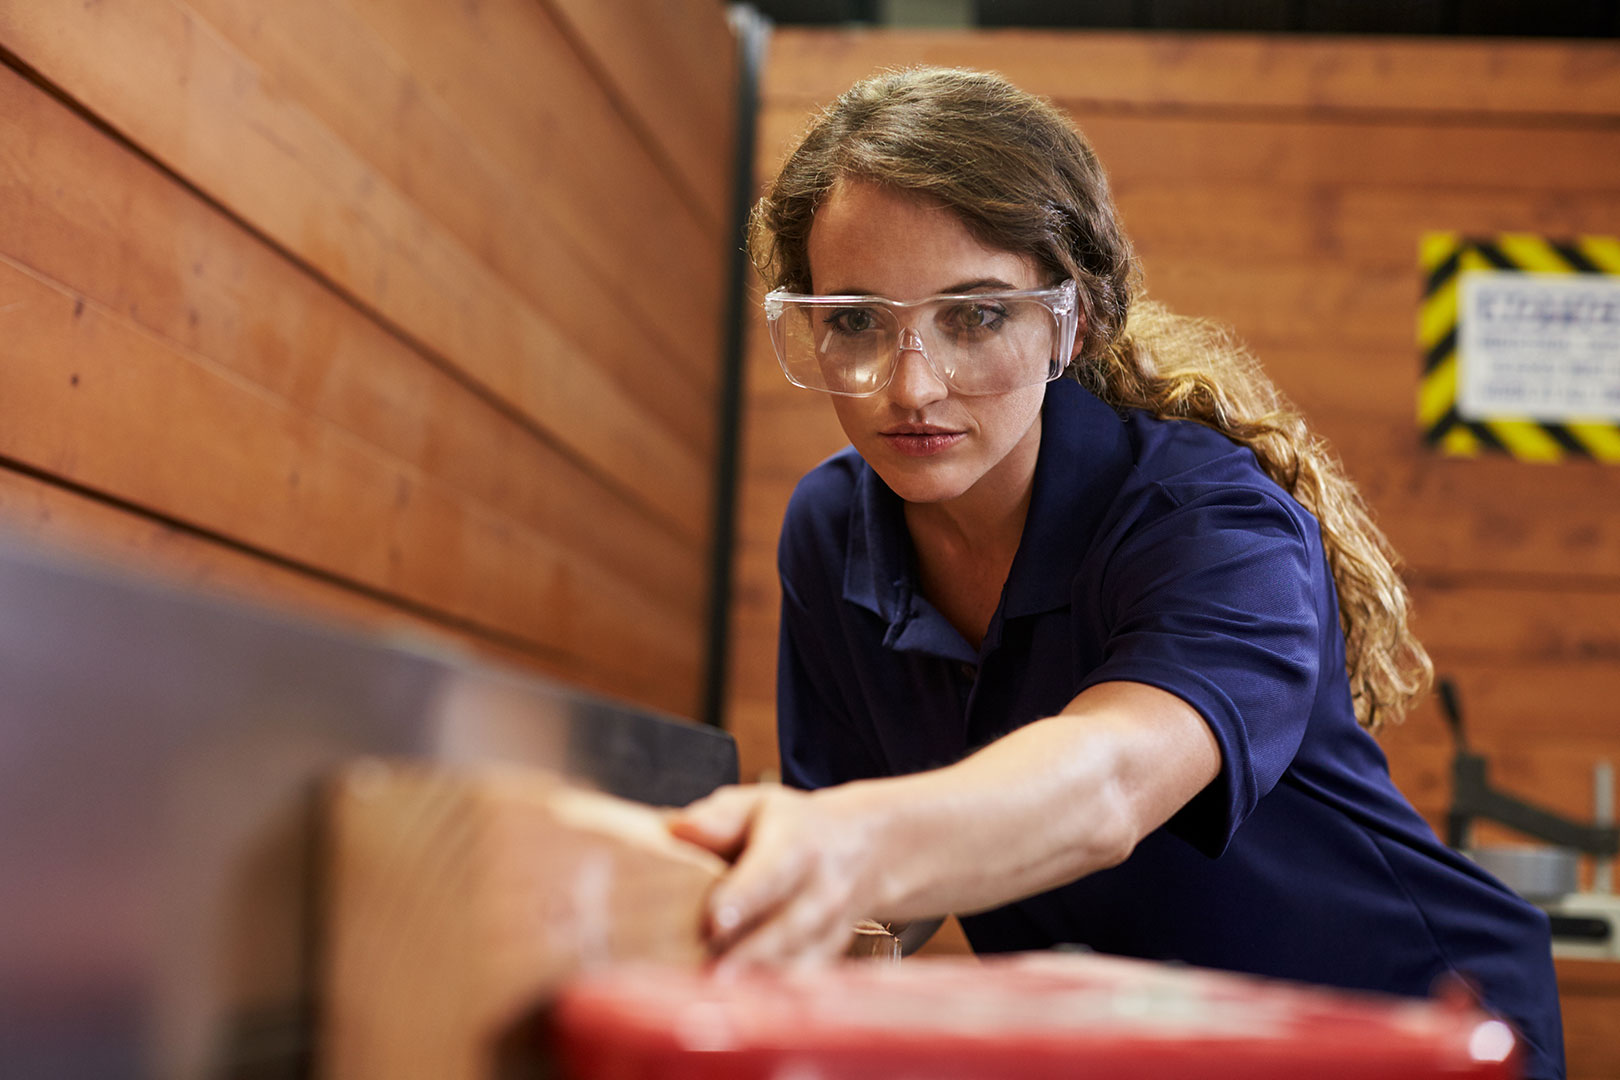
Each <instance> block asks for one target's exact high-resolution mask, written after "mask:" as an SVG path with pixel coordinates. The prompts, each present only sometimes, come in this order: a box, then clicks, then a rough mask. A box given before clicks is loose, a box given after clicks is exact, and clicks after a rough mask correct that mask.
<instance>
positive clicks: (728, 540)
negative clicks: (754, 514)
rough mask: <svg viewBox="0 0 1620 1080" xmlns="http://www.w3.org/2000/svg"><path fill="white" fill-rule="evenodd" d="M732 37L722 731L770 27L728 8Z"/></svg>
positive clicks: (723, 406) (721, 468) (720, 553)
mask: <svg viewBox="0 0 1620 1080" xmlns="http://www.w3.org/2000/svg"><path fill="white" fill-rule="evenodd" d="M729 14H730V19H731V26H732V30H733V32H735V33H736V35H737V143H736V156H735V158H734V159H733V162H732V175H731V230H730V232H729V234H728V236H729V238H730V246H729V249H728V254H729V255H730V261H729V265H730V268H731V269H730V278H729V281H728V284H727V288H728V290H729V291H728V297H727V301H726V313H725V320H726V325H725V343H726V351H725V356H724V358H723V360H722V365H721V370H720V381H719V385H720V414H719V418H718V422H719V439H718V440H717V441H716V452H717V453H716V457H717V461H716V467H715V485H714V518H713V525H712V528H711V529H710V535H711V536H712V537H713V540H712V542H711V544H710V551H711V553H712V555H713V558H712V560H711V562H710V564H709V583H710V592H709V641H708V649H707V659H708V666H707V671H706V672H705V674H704V681H703V721H704V723H707V724H713V725H714V726H716V727H719V726H721V724H720V722H721V718H722V714H723V711H724V705H725V694H726V654H727V652H728V650H729V646H730V635H729V633H728V627H729V626H730V621H731V573H732V568H731V562H732V555H733V553H734V550H735V548H736V529H737V522H736V516H737V514H736V511H737V446H738V441H739V436H740V428H741V425H742V390H743V373H744V365H743V340H744V336H743V335H744V332H745V330H746V328H747V325H748V322H747V321H748V319H749V318H750V317H751V316H752V314H753V313H752V311H750V309H749V307H748V274H749V272H750V264H749V261H748V253H747V251H746V249H745V246H744V239H743V233H744V230H745V228H746V227H747V222H748V210H749V207H750V206H752V205H753V195H754V128H755V125H756V122H757V120H758V116H759V73H760V66H761V65H762V64H763V62H764V59H765V42H766V40H767V39H768V38H769V36H770V24H769V23H768V22H767V21H766V20H765V18H764V17H763V16H761V15H760V14H759V13H758V12H757V11H755V10H754V9H753V8H752V7H749V6H748V5H746V4H736V5H733V6H732V8H731V10H730V13H729Z"/></svg>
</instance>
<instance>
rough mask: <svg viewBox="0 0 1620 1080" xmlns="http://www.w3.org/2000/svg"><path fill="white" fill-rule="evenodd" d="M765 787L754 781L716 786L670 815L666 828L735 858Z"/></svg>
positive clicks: (716, 851) (746, 837)
mask: <svg viewBox="0 0 1620 1080" xmlns="http://www.w3.org/2000/svg"><path fill="white" fill-rule="evenodd" d="M765 790H766V789H764V788H763V787H762V786H760V785H757V784H752V785H748V786H746V787H723V788H720V789H719V790H718V791H716V792H714V794H712V795H708V796H705V797H704V798H701V799H699V800H697V801H696V802H694V803H692V804H691V805H690V806H687V807H685V808H684V809H681V810H678V811H676V812H675V813H674V814H673V815H671V817H670V819H669V831H670V832H671V833H672V834H674V835H675V836H676V837H679V838H680V839H682V840H685V841H688V842H689V843H693V844H697V845H698V846H699V847H705V848H708V849H709V850H710V851H712V852H714V853H715V854H716V855H718V856H720V857H721V858H722V859H726V860H728V861H729V860H732V859H735V858H736V857H737V854H738V853H739V852H740V851H741V850H742V849H743V845H744V844H745V843H747V841H748V830H749V828H750V826H751V825H752V823H753V819H754V815H755V813H756V812H757V811H758V809H759V804H760V801H761V800H762V799H763V798H764V797H765Z"/></svg>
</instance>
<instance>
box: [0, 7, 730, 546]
mask: <svg viewBox="0 0 1620 1080" xmlns="http://www.w3.org/2000/svg"><path fill="white" fill-rule="evenodd" d="M53 10H54V11H55V14H54V16H53V17H52V18H48V19H47V18H38V17H33V18H30V17H25V16H24V15H23V14H21V13H19V12H17V11H16V10H14V9H9V8H0V41H4V42H5V43H6V45H7V48H8V49H10V50H11V51H12V52H14V53H15V54H16V55H18V56H19V57H20V58H21V59H22V60H23V61H24V62H25V63H28V64H30V65H31V66H32V67H34V68H35V69H36V70H38V71H39V72H40V73H41V74H42V75H43V76H44V77H45V78H47V79H49V80H51V81H52V82H54V83H56V84H57V85H59V86H61V87H62V88H63V89H64V90H65V91H66V92H67V93H68V94H69V95H70V96H72V97H74V98H75V99H77V100H78V101H80V102H81V103H82V104H84V105H85V106H86V107H88V108H89V109H91V110H92V111H94V112H96V113H97V114H98V115H99V116H100V117H102V118H103V119H105V120H106V121H107V122H108V123H110V124H112V125H113V126H114V127H116V128H117V129H119V130H120V131H121V132H123V133H124V134H125V135H126V136H128V137H129V138H131V139H132V140H133V141H135V142H136V143H138V144H139V145H141V147H142V148H143V149H144V150H146V151H147V152H149V153H151V154H153V155H154V156H156V157H158V158H159V159H161V160H162V161H164V162H165V163H166V164H167V165H168V166H169V167H171V168H173V169H174V170H175V171H177V172H178V173H180V174H181V175H183V176H185V177H186V179H187V180H188V181H190V182H192V183H194V184H196V185H197V186H198V187H200V188H202V189H203V190H204V191H206V192H208V193H209V194H210V195H211V196H213V197H214V198H216V199H218V200H219V201H220V202H222V203H224V204H225V205H226V206H228V207H229V208H231V210H232V211H233V212H234V213H236V214H237V215H238V216H240V217H241V218H243V219H244V220H245V221H247V222H249V223H250V224H252V225H253V226H254V227H255V228H257V229H259V230H260V231H262V232H263V233H264V234H265V235H267V236H268V237H270V238H272V239H273V240H274V241H275V242H277V243H278V244H280V245H282V246H283V247H285V248H286V249H288V250H290V251H292V252H295V253H297V254H298V256H299V257H300V258H301V259H303V260H304V261H305V262H307V264H308V265H309V266H310V267H311V268H312V269H314V270H315V271H316V272H318V273H320V274H321V275H323V276H325V277H326V278H327V279H328V280H330V281H332V282H334V283H335V284H336V285H338V286H339V287H340V288H342V289H343V290H345V291H346V292H347V293H348V294H349V295H351V296H353V297H355V298H356V299H357V300H358V301H359V302H360V303H362V304H364V305H365V306H366V307H368V308H369V309H371V310H373V311H375V312H377V313H378V314H380V315H381V316H382V317H383V318H385V319H386V320H388V321H389V322H390V323H392V324H393V325H394V326H396V327H397V328H399V329H400V331H401V332H402V333H404V334H406V335H407V336H409V337H411V338H412V339H413V340H415V341H418V342H420V343H421V344H422V345H423V346H424V347H425V348H426V349H427V350H428V351H430V352H431V353H432V354H434V355H435V356H437V357H440V358H442V359H443V360H445V361H446V362H448V363H450V364H452V365H453V366H455V367H456V368H457V370H458V371H460V372H461V373H462V374H463V375H464V376H465V377H466V378H468V379H469V380H471V381H472V382H473V383H475V384H476V385H477V386H478V387H479V388H480V389H481V391H482V392H484V393H487V394H489V395H491V396H493V397H494V398H496V399H498V400H499V401H501V402H502V403H504V404H505V405H506V406H507V407H509V408H511V409H512V410H514V411H515V412H516V413H517V414H519V415H521V416H522V417H524V418H525V419H526V420H527V421H528V422H531V423H533V424H534V425H535V426H536V427H537V428H538V429H539V430H542V431H544V432H546V433H547V434H548V435H549V436H551V437H553V438H555V439H556V440H558V442H559V443H560V444H562V445H564V446H566V447H567V448H568V450H569V452H570V453H572V454H574V455H575V456H577V457H578V458H579V459H580V460H581V461H583V462H586V463H588V464H589V465H590V467H591V468H592V469H593V470H596V471H597V472H598V473H599V475H600V476H602V477H603V478H604V479H605V480H607V481H608V482H611V483H613V484H616V485H618V486H620V487H621V488H623V489H625V490H627V491H631V492H634V493H635V495H636V497H637V498H638V499H640V500H641V501H642V502H644V503H645V504H646V505H647V506H648V507H649V508H650V509H652V510H654V511H656V512H657V513H659V514H661V515H663V516H664V517H665V518H667V519H668V520H669V521H670V522H671V523H672V524H674V525H676V526H677V527H679V528H681V529H682V530H683V531H684V532H685V533H686V534H687V535H688V536H690V537H693V538H701V537H702V536H703V535H705V532H706V529H707V525H708V521H707V504H708V482H709V477H708V476H707V474H706V470H705V469H704V468H703V466H702V464H701V462H700V460H699V459H698V457H697V456H696V455H694V454H692V453H691V452H690V451H687V450H686V449H684V448H683V447H682V446H681V445H680V444H679V442H678V440H677V439H675V438H674V436H673V435H671V434H670V433H669V432H668V430H667V429H666V428H665V427H664V426H663V425H661V424H659V423H658V422H656V421H655V420H654V419H653V418H652V417H651V416H650V415H649V414H648V413H647V412H646V410H645V409H643V408H640V407H638V406H636V405H635V404H634V403H633V402H632V401H631V400H630V399H629V398H628V397H627V396H626V395H625V394H624V393H623V392H622V391H620V390H617V389H615V387H614V385H613V383H612V380H611V379H610V378H609V377H608V376H607V375H606V374H605V373H603V372H602V371H601V370H600V369H599V368H597V367H596V366H595V365H593V364H591V363H590V362H589V361H588V359H587V353H586V351H585V347H584V345H583V344H582V343H579V342H575V341H572V340H570V339H569V338H568V337H567V336H566V335H565V334H563V333H562V332H561V331H560V330H558V328H557V327H556V326H555V325H554V324H553V323H551V322H550V321H548V320H546V319H544V318H543V317H542V316H541V315H540V314H539V313H537V312H536V311H535V310H534V309H533V307H532V306H531V305H529V304H527V303H526V302H525V301H524V300H523V299H522V297H521V296H520V295H519V294H518V293H517V292H516V291H515V290H514V288H513V287H512V286H511V285H509V284H508V283H506V282H504V281H502V280H501V279H500V278H499V277H497V276H496V275H495V274H494V273H493V272H491V271H490V270H489V269H488V268H487V267H486V266H485V265H484V264H483V263H482V262H481V261H480V260H479V259H478V258H477V257H476V256H475V255H474V254H473V253H472V252H470V251H469V250H468V249H467V248H466V247H465V246H464V245H463V244H461V243H460V242H459V241H458V240H457V239H456V238H455V237H454V236H453V235H451V234H450V233H448V232H447V231H446V230H444V229H443V228H442V227H441V226H439V225H438V224H437V223H436V222H434V221H433V220H432V219H431V218H430V217H429V216H428V215H426V214H424V213H423V212H422V210H421V209H420V208H419V207H417V206H416V205H415V204H414V203H412V202H411V201H410V200H409V199H407V198H406V197H405V196H404V195H403V194H402V193H400V192H399V191H398V189H397V188H395V187H394V186H393V185H392V184H391V183H389V182H388V180H387V178H386V177H384V176H382V175H381V174H379V173H378V172H377V171H376V170H375V169H372V168H371V167H369V166H368V165H367V164H366V163H365V162H364V161H363V160H362V159H361V158H360V157H359V156H358V155H356V154H355V153H354V152H353V151H352V150H351V149H350V148H349V147H347V146H346V145H345V144H343V143H342V142H341V141H340V140H339V139H337V138H336V137H334V135H333V134H332V133H331V131H330V130H329V129H328V128H326V127H325V126H324V125H322V124H321V123H320V122H319V121H318V119H317V118H315V117H314V116H312V114H310V113H309V112H308V111H307V110H306V109H304V108H303V107H302V106H300V105H298V104H297V103H296V102H293V101H289V100H288V99H286V98H285V97H282V96H280V95H278V94H276V93H275V92H274V90H273V87H272V86H267V85H266V82H265V80H264V79H262V78H261V77H260V73H259V71H258V69H257V68H256V67H255V65H253V64H252V63H251V62H250V61H249V60H248V59H247V58H246V57H244V56H243V55H242V54H241V53H240V52H239V51H237V50H236V49H234V48H233V47H231V46H230V45H229V43H228V42H226V41H225V40H224V39H222V38H221V37H219V36H218V35H217V34H215V33H213V32H212V31H211V30H210V29H209V28H208V27H207V25H206V24H205V23H202V22H201V21H199V20H198V18H197V16H196V15H195V14H194V13H193V12H191V10H190V9H189V8H186V7H184V6H181V5H178V4H176V3H161V4H156V5H152V4H134V3H130V2H128V0H124V2H111V3H103V4H98V5H96V6H94V7H93V8H89V9H79V8H75V9H72V10H71V11H69V10H68V9H53ZM114 58H116V59H114ZM692 247H693V248H694V249H697V248H700V247H701V245H699V244H698V243H696V242H694V243H693V244H692ZM648 462H656V463H657V466H656V468H652V469H649V468H648V467H647V463H648Z"/></svg>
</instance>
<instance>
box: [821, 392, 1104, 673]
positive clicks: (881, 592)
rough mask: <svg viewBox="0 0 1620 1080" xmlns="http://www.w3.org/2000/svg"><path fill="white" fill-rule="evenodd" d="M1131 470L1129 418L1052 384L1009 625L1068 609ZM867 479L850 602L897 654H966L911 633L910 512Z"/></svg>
mask: <svg viewBox="0 0 1620 1080" xmlns="http://www.w3.org/2000/svg"><path fill="white" fill-rule="evenodd" d="M1130 468H1131V452H1130V443H1129V439H1128V437H1127V435H1126V432H1125V425H1124V423H1123V422H1122V421H1121V420H1120V417H1119V415H1118V414H1117V413H1116V412H1114V410H1113V409H1112V408H1110V407H1109V406H1108V405H1105V404H1104V403H1103V402H1102V401H1100V400H1098V399H1097V398H1096V397H1095V396H1094V395H1093V394H1091V392H1090V391H1088V390H1086V389H1085V388H1084V387H1082V386H1081V385H1080V384H1079V383H1077V382H1075V381H1074V380H1072V379H1058V380H1057V381H1055V382H1052V383H1050V384H1048V385H1047V388H1046V400H1045V403H1044V405H1043V406H1042V410H1041V447H1040V452H1039V454H1038V455H1037V458H1036V463H1035V482H1034V488H1033V490H1032V493H1031V496H1030V507H1029V517H1028V518H1027V519H1026V520H1025V522H1024V536H1023V540H1022V541H1021V542H1020V544H1019V547H1018V554H1017V555H1016V556H1015V557H1014V559H1013V565H1012V571H1011V572H1010V573H1009V574H1008V577H1007V585H1006V587H1005V589H1004V590H1003V592H1002V609H1003V610H1002V615H1003V617H1005V618H1013V617H1016V616H1021V615H1034V614H1038V613H1040V612H1043V611H1050V610H1052V609H1054V608H1060V607H1064V606H1067V604H1068V603H1069V589H1070V582H1071V581H1072V579H1073V577H1074V575H1075V573H1076V572H1077V571H1078V570H1079V567H1080V561H1081V559H1083V558H1084V557H1085V553H1086V550H1087V549H1088V548H1089V547H1090V545H1091V540H1092V537H1093V535H1094V534H1095V533H1096V530H1097V527H1098V525H1099V524H1101V522H1102V518H1103V514H1104V513H1105V512H1106V511H1107V509H1108V507H1109V505H1110V504H1111V503H1112V501H1113V498H1114V495H1115V493H1116V492H1117V491H1118V490H1119V487H1120V485H1121V483H1123V481H1124V479H1125V476H1126V475H1127V473H1129V471H1130ZM857 476H858V478H857V480H856V483H855V499H854V505H853V507H852V508H851V513H850V530H849V545H848V550H847V552H846V558H845V562H844V599H845V600H848V601H849V602H850V603H853V604H858V605H860V606H861V607H863V608H866V609H867V610H868V611H871V612H872V613H873V614H875V615H877V616H879V617H880V618H882V619H883V620H884V621H885V622H887V623H888V624H889V629H888V632H887V633H886V634H885V635H884V644H885V645H886V646H888V647H890V648H901V649H906V648H909V647H924V648H926V649H927V651H934V652H946V653H948V652H954V651H956V650H955V649H954V648H951V649H946V648H944V647H943V643H941V642H934V641H929V642H926V643H925V642H921V641H917V642H913V641H911V640H909V639H910V638H912V637H914V636H916V633H917V632H918V631H919V630H920V629H921V628H920V627H919V628H916V629H913V628H912V627H911V623H912V620H913V616H914V615H915V612H916V605H915V603H914V600H915V599H916V597H915V593H916V590H917V585H916V581H917V568H916V559H915V557H914V555H913V554H912V549H911V536H910V534H909V533H908V532H907V530H906V519H905V507H904V504H903V503H902V502H901V500H900V497H899V496H897V495H896V494H895V493H894V492H893V491H891V490H890V489H889V486H888V485H887V484H885V483H884V482H883V481H882V479H881V478H879V476H878V475H877V473H876V472H874V471H872V469H871V467H870V466H866V467H863V468H862V469H861V470H860V472H859V473H858V474H857ZM908 630H911V632H910V633H908ZM992 634H994V631H992ZM933 636H934V635H930V637H933ZM963 645H964V646H965V643H963Z"/></svg>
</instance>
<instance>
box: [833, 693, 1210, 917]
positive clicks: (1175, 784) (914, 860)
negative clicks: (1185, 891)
mask: <svg viewBox="0 0 1620 1080" xmlns="http://www.w3.org/2000/svg"><path fill="white" fill-rule="evenodd" d="M1219 767H1220V749H1219V747H1218V745H1217V743H1216V742H1215V738H1214V735H1213V734H1212V733H1211V732H1210V730H1209V727H1208V725H1207V724H1205V723H1204V721H1203V719H1202V718H1201V717H1200V716H1199V715H1198V714H1197V712H1196V711H1194V710H1193V709H1192V708H1191V706H1189V705H1187V704H1186V703H1185V702H1183V701H1181V700H1180V699H1179V698H1176V697H1174V696H1173V695H1171V694H1168V693H1166V692H1164V691H1162V690H1158V689H1156V688H1153V687H1149V686H1143V685H1141V684H1136V683H1105V684H1102V685H1100V686H1096V687H1093V688H1091V689H1090V690H1087V691H1086V692H1085V693H1083V694H1081V695H1080V696H1079V697H1077V698H1076V699H1075V700H1074V701H1073V702H1072V703H1071V704H1070V705H1069V706H1068V707H1067V708H1066V709H1065V710H1064V711H1063V712H1062V713H1060V714H1059V715H1057V716H1053V717H1050V718H1048V719H1045V720H1041V721H1038V722H1036V723H1033V724H1030V725H1028V726H1026V727H1023V728H1020V729H1018V730H1017V731H1014V732H1012V733H1011V734H1008V735H1006V736H1004V737H1003V738H1001V739H999V740H997V741H996V742H994V743H992V744H990V745H989V746H987V747H985V748H984V749H982V750H980V751H978V752H977V753H975V754H973V755H971V756H969V757H967V758H965V759H964V760H962V761H960V762H958V763H957V764H955V765H951V766H948V767H946V768H942V769H936V770H933V771H931V772H926V773H917V774H914V775H911V776H904V777H897V778H894V779H887V780H876V781H864V782H858V783H853V784H847V785H844V786H843V787H841V788H835V789H829V790H827V791H825V792H823V793H821V794H822V795H824V796H825V797H827V798H829V799H834V800H839V801H847V802H848V803H849V804H850V807H849V809H851V810H852V811H853V812H855V813H858V814H865V815H870V824H871V834H870V836H871V840H872V843H873V845H874V851H873V856H874V858H875V859H876V860H877V862H878V866H877V868H876V877H875V882H874V885H875V890H876V893H877V895H876V897H875V898H874V899H875V901H876V904H877V906H876V909H875V910H873V911H872V913H871V914H872V915H873V916H874V917H877V918H883V919H910V918H922V917H926V916H931V915H941V914H945V913H948V912H956V913H969V912H974V911H982V910H985V909H988V908H992V907H996V906H999V905H1000V904H1004V903H1007V902H1008V901H1011V900H1014V899H1017V898H1019V897H1023V896H1028V895H1032V894H1034V893H1037V892H1042V891H1044V890H1046V889H1049V888H1053V887H1055V886H1058V885H1061V884H1064V883H1065V882H1068V881H1072V880H1074V879H1076V878H1079V877H1081V876H1083V875H1085V874H1089V873H1091V872H1093V871H1096V870H1100V869H1103V868H1105V867H1108V866H1113V865H1116V864H1117V863H1119V862H1121V861H1123V860H1124V859H1125V857H1126V856H1128V855H1129V854H1130V852H1131V851H1132V850H1133V849H1134V848H1135V846H1136V844H1137V843H1138V842H1139V841H1140V840H1141V839H1142V838H1143V837H1145V836H1146V835H1147V834H1148V833H1149V832H1151V831H1152V830H1154V829H1155V828H1157V827H1158V826H1160V825H1162V824H1163V823H1164V822H1165V821H1166V820H1168V819H1169V817H1170V816H1171V815H1172V814H1174V813H1175V811H1176V810H1177V809H1179V808H1180V807H1181V806H1182V805H1184V804H1185V803H1186V802H1187V801H1188V800H1189V799H1191V798H1192V797H1193V796H1194V795H1196V794H1197V793H1198V792H1199V791H1200V790H1202V789H1203V788H1204V787H1205V786H1206V785H1207V784H1208V783H1209V782H1210V781H1211V780H1213V779H1214V778H1215V776H1216V774H1217V772H1218V770H1219Z"/></svg>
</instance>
